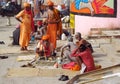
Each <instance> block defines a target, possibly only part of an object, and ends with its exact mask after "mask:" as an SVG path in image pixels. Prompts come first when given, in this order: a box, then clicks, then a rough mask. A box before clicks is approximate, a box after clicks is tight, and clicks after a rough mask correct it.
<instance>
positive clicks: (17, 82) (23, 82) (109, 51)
mask: <svg viewBox="0 0 120 84" xmlns="http://www.w3.org/2000/svg"><path fill="white" fill-rule="evenodd" d="M5 19H6V18H1V17H0V41H4V42H5V44H0V56H3V55H4V56H8V59H0V84H65V83H66V82H67V81H65V82H63V81H59V80H58V78H59V76H60V75H57V76H55V77H40V76H32V75H31V76H29V77H26V76H22V77H19V76H18V77H6V75H7V73H8V71H9V69H11V68H20V66H21V65H22V64H26V63H27V62H29V61H21V62H18V61H17V60H16V59H17V57H18V56H23V55H25V56H26V55H28V56H29V55H35V53H34V51H29V52H21V51H20V47H19V46H9V44H11V42H12V40H11V39H10V38H9V36H11V35H12V32H13V31H14V29H15V26H16V25H17V24H18V22H17V21H16V20H15V19H14V17H12V19H11V21H12V26H6V20H5ZM87 40H88V41H89V42H91V44H92V46H93V49H94V53H93V56H94V59H95V63H97V64H100V65H102V67H103V68H104V67H108V66H112V65H115V64H119V63H120V61H119V60H120V52H117V50H120V46H119V43H120V39H119V38H112V40H111V39H109V38H100V39H87ZM65 42H66V41H57V46H61V45H63V44H65ZM34 48H35V45H34V46H33V45H30V46H29V49H30V50H34ZM51 67H52V66H51ZM51 67H50V68H51ZM37 68H39V67H37ZM32 73H34V72H32ZM61 74H63V73H62V72H61ZM69 74H71V73H69ZM75 75H76V73H75V74H74V75H73V76H75ZM71 77H72V76H71ZM71 77H70V78H71Z"/></svg>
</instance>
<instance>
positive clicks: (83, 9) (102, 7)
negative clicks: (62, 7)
mask: <svg viewBox="0 0 120 84" xmlns="http://www.w3.org/2000/svg"><path fill="white" fill-rule="evenodd" d="M70 12H71V13H73V14H76V15H86V16H97V17H116V15H117V0H71V6H70Z"/></svg>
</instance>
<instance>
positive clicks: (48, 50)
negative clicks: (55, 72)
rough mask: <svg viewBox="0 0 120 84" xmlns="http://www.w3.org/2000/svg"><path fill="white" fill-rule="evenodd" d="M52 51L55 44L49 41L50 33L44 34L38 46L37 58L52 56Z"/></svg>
mask: <svg viewBox="0 0 120 84" xmlns="http://www.w3.org/2000/svg"><path fill="white" fill-rule="evenodd" d="M52 53H53V45H52V44H51V43H50V42H49V35H44V36H43V37H42V39H41V40H40V41H39V42H38V45H37V47H36V59H37V58H38V57H40V56H44V57H45V58H48V57H51V56H52Z"/></svg>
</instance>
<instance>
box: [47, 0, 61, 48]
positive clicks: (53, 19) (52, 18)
mask: <svg viewBox="0 0 120 84" xmlns="http://www.w3.org/2000/svg"><path fill="white" fill-rule="evenodd" d="M47 4H48V7H49V9H48V28H47V34H48V35H49V36H50V38H49V39H50V42H51V43H52V44H53V46H54V49H55V48H56V39H57V35H60V34H61V32H62V31H61V30H62V24H61V27H59V26H60V25H59V23H60V22H61V19H60V13H59V11H58V10H57V9H55V8H54V3H53V2H52V1H50V0H49V1H48V3H47Z"/></svg>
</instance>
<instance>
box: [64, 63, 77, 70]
mask: <svg viewBox="0 0 120 84" xmlns="http://www.w3.org/2000/svg"><path fill="white" fill-rule="evenodd" d="M74 66H75V62H70V63H67V64H63V65H62V68H63V69H71V68H72V67H74Z"/></svg>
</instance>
